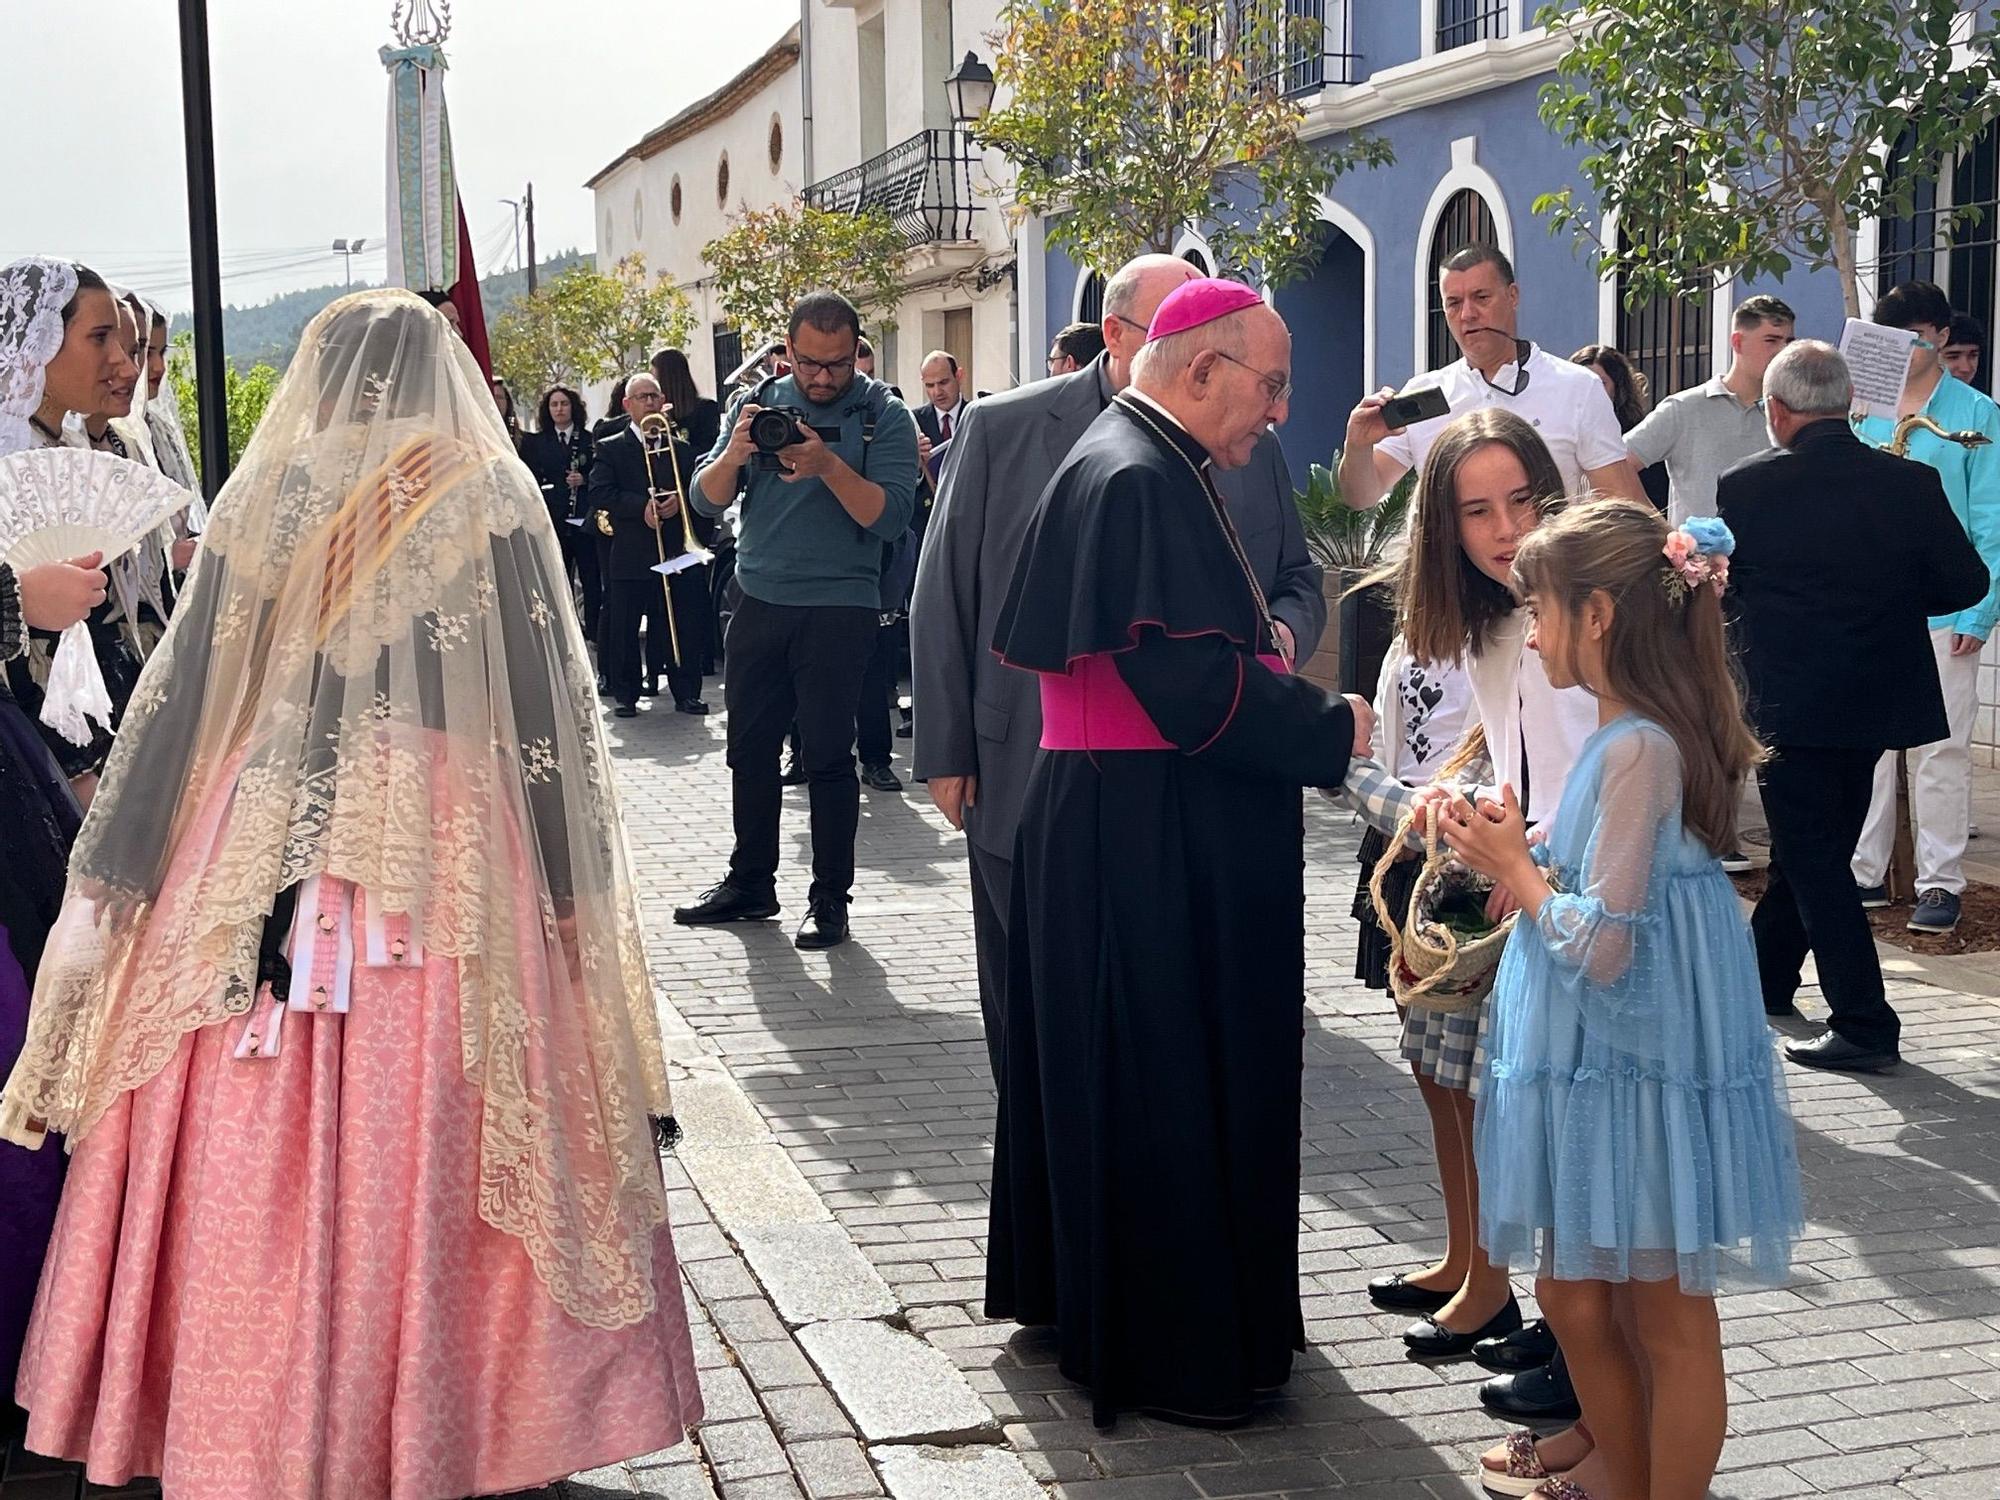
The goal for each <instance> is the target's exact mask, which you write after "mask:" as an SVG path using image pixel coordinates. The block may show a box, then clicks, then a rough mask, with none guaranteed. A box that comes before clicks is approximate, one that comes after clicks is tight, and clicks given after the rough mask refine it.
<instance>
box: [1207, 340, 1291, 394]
mask: <svg viewBox="0 0 2000 1500" xmlns="http://www.w3.org/2000/svg"><path fill="white" fill-rule="evenodd" d="M1214 353H1215V357H1216V358H1217V359H1226V360H1228V361H1229V362H1230V363H1231V364H1232V365H1234V366H1236V368H1237V369H1239V370H1248V371H1249V372H1250V373H1251V374H1252V375H1255V376H1256V377H1257V386H1258V389H1260V390H1262V391H1263V393H1264V399H1265V401H1267V402H1268V403H1270V404H1271V405H1272V406H1276V405H1278V404H1279V403H1280V402H1282V401H1288V400H1290V399H1291V395H1292V382H1291V381H1290V380H1289V379H1288V378H1287V377H1285V376H1283V375H1280V374H1278V373H1277V372H1276V371H1275V370H1260V369H1258V368H1257V367H1256V366H1255V365H1246V364H1244V363H1243V361H1242V360H1240V359H1238V358H1237V357H1236V356H1235V355H1233V354H1224V353H1223V352H1222V351H1221V350H1220V349H1217V350H1215V351H1214Z"/></svg>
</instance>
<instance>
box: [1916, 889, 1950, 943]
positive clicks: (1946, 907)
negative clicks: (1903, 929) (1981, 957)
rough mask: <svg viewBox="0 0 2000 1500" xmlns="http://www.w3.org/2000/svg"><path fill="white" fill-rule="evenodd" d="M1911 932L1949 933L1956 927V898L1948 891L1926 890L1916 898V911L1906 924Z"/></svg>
mask: <svg viewBox="0 0 2000 1500" xmlns="http://www.w3.org/2000/svg"><path fill="white" fill-rule="evenodd" d="M1906 925H1907V926H1908V927H1909V930H1910V931H1911V932H1931V933H1940V932H1950V931H1951V930H1952V928H1954V927H1956V926H1958V897H1956V896H1954V895H1952V893H1951V892H1950V891H1940V890H1928V891H1924V892H1922V893H1920V894H1919V895H1918V897H1917V909H1916V910H1915V911H1913V912H1911V913H1910V920H1909V922H1908V923H1907V924H1906Z"/></svg>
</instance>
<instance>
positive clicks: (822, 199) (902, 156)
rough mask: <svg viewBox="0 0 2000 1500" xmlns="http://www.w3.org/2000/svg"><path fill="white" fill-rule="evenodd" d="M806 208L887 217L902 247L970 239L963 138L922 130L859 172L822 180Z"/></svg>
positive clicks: (866, 163) (852, 170)
mask: <svg viewBox="0 0 2000 1500" xmlns="http://www.w3.org/2000/svg"><path fill="white" fill-rule="evenodd" d="M805 200H806V202H808V203H810V204H812V205H813V206H814V207H815V208H823V209H829V210H832V211H834V212H837V213H851V214H859V213H868V212H870V211H874V212H879V213H883V214H886V215H888V217H889V218H890V219H892V220H893V221H894V222H895V225H896V227H897V228H898V229H899V230H901V231H902V234H903V242H904V243H905V244H906V245H913V246H914V245H930V244H952V243H959V242H963V241H966V240H970V239H971V238H972V237H973V234H972V211H973V208H974V204H973V201H972V167H971V160H970V157H969V155H968V153H967V150H966V142H965V137H964V136H962V135H960V134H959V133H958V132H957V131H955V130H926V131H924V132H922V133H921V134H919V135H913V136H911V137H910V138H909V139H908V140H907V141H903V142H902V143H900V144H899V145H895V146H891V147H890V148H889V149H888V150H887V151H884V152H883V153H882V154H881V155H880V156H877V157H874V158H873V159H871V160H869V161H864V162H863V163H862V164H861V165H860V166H858V167H850V168H848V170H847V171H845V172H838V173H835V174H834V175H833V176H832V177H827V178H822V179H821V180H820V181H818V182H815V183H813V184H812V185H811V186H810V187H808V188H807V189H806V190H805Z"/></svg>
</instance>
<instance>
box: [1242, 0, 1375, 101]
mask: <svg viewBox="0 0 2000 1500" xmlns="http://www.w3.org/2000/svg"><path fill="white" fill-rule="evenodd" d="M1246 4H1255V5H1262V6H1269V7H1271V8H1272V9H1273V10H1275V11H1276V16H1275V17H1274V19H1275V20H1276V22H1277V24H1278V26H1279V27H1280V28H1281V30H1282V32H1283V33H1284V36H1283V39H1282V40H1281V42H1280V44H1279V47H1278V55H1277V56H1276V57H1267V58H1265V59H1263V60H1262V66H1261V67H1259V66H1256V65H1252V66H1251V68H1250V71H1251V72H1252V74H1253V76H1254V77H1255V80H1256V83H1257V86H1258V87H1259V88H1269V87H1271V86H1273V85H1276V87H1277V89H1278V92H1280V93H1281V94H1284V95H1285V96H1286V97H1288V98H1291V97H1296V96H1298V95H1301V94H1317V93H1318V92H1319V91H1320V90H1321V89H1327V88H1332V87H1334V86H1336V85H1338V84H1343V83H1355V82H1357V81H1359V76H1360V71H1361V58H1360V56H1359V55H1358V54H1356V53H1354V52H1351V51H1349V50H1348V47H1349V29H1348V13H1347V0H1246ZM1294 23H1299V24H1294ZM1246 29H1247V27H1246Z"/></svg>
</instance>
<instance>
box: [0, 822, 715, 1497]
mask: <svg viewBox="0 0 2000 1500" xmlns="http://www.w3.org/2000/svg"><path fill="white" fill-rule="evenodd" d="M205 845H206V840H204V839H200V838H191V839H188V840H186V841H185V842H184V845H183V851H185V850H186V848H188V847H189V846H192V847H195V848H201V847H205ZM181 858H182V856H177V857H176V861H175V864H176V866H177V867H178V866H179V865H180V863H181ZM184 874H185V872H184V871H182V870H180V869H179V868H176V870H175V871H174V872H173V873H172V874H171V875H170V877H169V878H170V879H171V878H176V877H180V876H183V875H184ZM516 874H517V875H518V878H517V879H516V880H514V881H512V882H510V884H511V887H512V889H514V890H516V891H517V892H521V893H524V894H522V895H521V897H520V898H519V899H521V900H522V901H523V902H524V903H526V905H525V906H524V927H525V929H526V930H529V931H537V930H539V926H538V923H537V922H536V921H535V919H534V917H533V898H532V897H531V896H529V895H527V894H525V893H527V892H529V891H531V890H532V889H533V884H534V876H533V873H532V872H531V871H529V870H527V869H525V868H523V869H521V870H519V871H517V872H516ZM458 996H459V988H458V966H457V963H456V961H455V960H453V959H450V958H440V957H436V956H430V957H426V958H425V959H424V960H423V962H422V964H421V966H418V965H415V964H411V965H406V966H403V967H379V966H377V967H370V966H366V965H363V964H359V963H357V964H356V965H354V967H353V969H352V979H351V989H350V991H349V993H348V994H347V996H346V997H345V999H346V1002H347V1006H348V1009H347V1011H346V1013H345V1014H333V1013H327V1014H307V1013H298V1012H295V1013H293V1014H292V1015H291V1016H290V1018H289V1020H288V1021H287V1022H286V1023H285V1025H284V1028H283V1045H282V1047H281V1049H280V1050H279V1051H278V1053H277V1055H275V1056H258V1057H253V1058H250V1059H249V1060H244V1059H243V1058H242V1057H240V1056H239V1055H238V1053H239V1047H240V1045H241V1044H242V1043H243V1040H244V1037H243V1032H244V1029H245V1027H246V1026H249V1025H251V1024H253V1023H254V1022H255V1021H256V1020H257V1019H258V1018H260V1017H265V1016H266V1008H265V1006H263V1005H262V1004H259V1005H258V1006H257V1007H255V1008H253V1010H252V1011H251V1013H250V1014H249V1015H248V1016H238V1017H233V1018H231V1019H230V1020H228V1021H226V1022H222V1023H220V1024H217V1025H214V1026H210V1027H207V1028H205V1029H203V1030H201V1031H197V1032H194V1033H192V1034H191V1035H189V1036H188V1037H187V1038H185V1039H184V1040H183V1041H182V1043H181V1045H180V1048H179V1050H178V1051H177V1052H176V1053H175V1054H174V1057H173V1059H172V1061H171V1062H170V1063H169V1064H168V1065H167V1066H166V1067H165V1068H164V1069H163V1070H162V1071H161V1072H160V1073H159V1074H158V1075H157V1076H155V1077H154V1078H152V1079H151V1080H150V1081H148V1082H147V1083H145V1084H143V1085H141V1086H140V1087H138V1088H136V1089H134V1090H132V1091H131V1092H130V1093H128V1094H126V1095H125V1096H124V1097H122V1098H121V1099H119V1100H118V1101H117V1103H116V1104H115V1105H114V1106H113V1107H112V1109H111V1110H110V1111H109V1112H108V1113H107V1114H106V1115H105V1117H104V1118H103V1119H102V1120H101V1121H100V1122H99V1123H98V1124H97V1125H96V1126H95V1127H94V1128H93V1129H92V1130H91V1131H90V1133H89V1134H88V1135H87V1136H86V1137H85V1138H84V1140H83V1142H82V1144H81V1145H80V1146H79V1148H78V1150H77V1152H76V1156H75V1159H74V1161H73V1162H72V1163H71V1166H70V1173H69V1183H68V1187H67V1190H66V1191H65V1193H64V1196H63V1200H62V1206H61V1210H60V1213H59V1215H58V1218H57V1223H56V1228H55V1235H54V1239H53V1242H52V1244H51V1246H50V1249H49V1255H48V1260H47V1264H46V1267H45V1269H44V1271H43V1275H42V1283H41V1288H40V1291H39V1294H38V1296H37V1298H36V1304H35V1310H34V1315H33V1321H32V1323H31V1325H30V1328H29V1332H28V1341H27V1347H26V1350H25V1352H24V1354H23V1357H22V1364H21V1374H20V1379H19V1384H18V1388H17V1398H18V1399H19V1401H20V1402H21V1404H22V1405H23V1406H25V1407H27V1408H28V1412H29V1424H28V1435H27V1445H28V1447H29V1448H30V1449H31V1450H33V1451H34V1452H37V1453H46V1454H51V1455H55V1456H57V1457H61V1458H67V1459H71V1460H75V1461H82V1462H85V1463H86V1464H87V1465H88V1472H89V1477H90V1478H91V1479H92V1480H94V1481H96V1482H97V1483H100V1484H118V1483H121V1482H123V1481H125V1480H126V1479H128V1478H130V1477H132V1476H133V1475H136V1474H153V1475H158V1476H159V1477H160V1479H161V1481H162V1483H163V1485H164V1488H165V1492H166V1496H167V1500H459V1497H462V1496H469V1495H490V1494H499V1493H504V1492H507V1491H511V1490H519V1489H525V1488H531V1487H534V1486H537V1485H541V1484H545V1483H548V1482H549V1481H551V1480H554V1479H557V1478H560V1477H562V1476H564V1475H567V1474H571V1473H574V1472H577V1471H579V1470H584V1469H590V1468H595V1467H598V1466H600V1465H604V1464H608V1463H614V1462H617V1461H618V1460H621V1459H626V1458H632V1457H636V1456H639V1455H642V1454H648V1453H654V1452H657V1451H659V1450H661V1449H664V1448H669V1447H672V1446H673V1445H674V1444H675V1443H677V1442H679V1441H680V1440H681V1437H682V1436H683V1433H684V1431H685V1429H686V1428H687V1427H689V1426H690V1425H692V1424H693V1423H695V1422H697V1421H699V1420H700V1418H701V1395H700V1390H699V1387H698V1385H697V1383H696V1376H695V1363H694V1353H693V1348H692V1344H691V1341H690V1338H689V1333H688V1322H687V1312H686V1307H685V1305H684V1303H683V1301H682V1295H681V1288H680V1276H679V1268H678V1263H677V1261H676V1259H675V1256H674V1252H673V1244H672V1239H671V1236H670V1234H669V1231H668V1229H667V1228H666V1226H664V1225H662V1226H661V1228H660V1229H659V1231H658V1235H657V1240H656V1245H655V1260H654V1279H655V1287H656V1290H657V1294H658V1295H657V1300H656V1304H655V1307H654V1309H653V1311H652V1313H651V1314H650V1315H649V1316H648V1317H646V1318H645V1319H644V1320H642V1321H640V1322H638V1323H636V1324H633V1325H630V1326H628V1327H625V1328H621V1329H617V1330H611V1331H607V1330H602V1329H592V1328H587V1327H585V1326H584V1325H583V1324H581V1323H579V1322H577V1321H575V1320H574V1319H572V1318H570V1317H569V1316H568V1315H567V1314H565V1313H564V1312H563V1311H562V1310H561V1309H560V1308H559V1307H558V1306H557V1304H556V1302H555V1301H554V1299H553V1298H552V1297H551V1296H550V1295H549V1293H548V1291H547V1290H546V1289H545V1288H544V1286H543V1285H542V1283H541V1281H540V1280H539V1279H538V1278H537V1277H536V1275H535V1272H534V1269H533V1268H532V1266H531V1265H530V1262H529V1259H528V1255H527V1252H526V1250H525V1249H524V1247H523V1246H522V1244H521V1243H520V1241H518V1240H517V1239H515V1238H513V1237H511V1236H509V1235H506V1234H503V1233H501V1232H500V1231H498V1230H496V1229H493V1228H492V1227H490V1226H489V1225H487V1224H486V1223H485V1221H484V1220H482V1219H481V1218H480V1215H479V1209H478V1184H479V1124H480V1118H481V1110H482V1107H483V1106H482V1101H481V1098H480V1093H479V1090H478V1088H477V1087H475V1086H474V1085H472V1084H470V1083H468V1082H467V1081H466V1079H465V1077H464V1076H463V1072H462V1069H461V1063H460V1046H461V1043H460V1032H459V998H458ZM549 1019H550V1020H551V1021H554V1019H555V1018H553V1017H551V1018H549ZM47 1149H53V1148H47Z"/></svg>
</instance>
